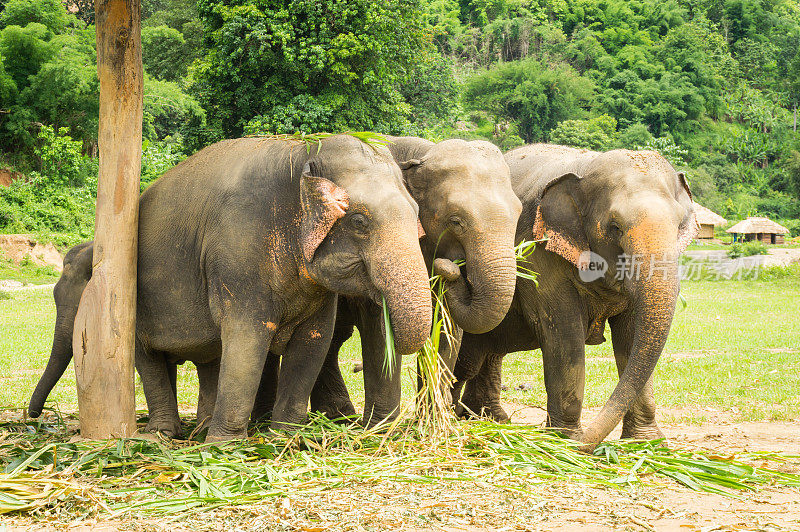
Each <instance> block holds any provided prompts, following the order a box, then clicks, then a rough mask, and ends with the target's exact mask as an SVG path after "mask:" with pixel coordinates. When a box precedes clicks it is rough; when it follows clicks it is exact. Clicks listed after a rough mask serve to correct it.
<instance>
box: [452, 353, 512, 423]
mask: <svg viewBox="0 0 800 532" xmlns="http://www.w3.org/2000/svg"><path fill="white" fill-rule="evenodd" d="M504 355H505V353H503V354H497V353H492V354H490V355H488V356H487V357H486V358H485V360H484V362H483V366H481V369H480V371H479V372H478V374H477V375H476V376H475V377H473V378H472V379H470V380H469V381H468V382H467V384H466V386H465V387H464V395H463V396H462V397H461V404H462V405H463V406H464V408H465V409H469V411H471V412H473V413H475V414H476V415H478V416H480V417H488V418H490V419H492V420H494V421H496V422H498V423H508V422H509V420H510V418H509V416H508V414H507V413H506V411H505V409H503V406H502V404H501V402H500V386H501V377H502V371H503V357H504Z"/></svg>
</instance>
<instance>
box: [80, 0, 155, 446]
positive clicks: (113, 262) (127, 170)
mask: <svg viewBox="0 0 800 532" xmlns="http://www.w3.org/2000/svg"><path fill="white" fill-rule="evenodd" d="M95 18H96V21H97V74H98V78H99V80H100V130H99V134H98V139H99V146H100V172H99V177H98V186H97V212H96V216H95V245H94V256H93V265H94V266H93V274H92V279H91V280H90V281H89V285H88V286H87V287H86V290H85V291H84V293H83V296H82V297H81V302H80V306H79V308H78V314H77V316H76V318H75V329H74V335H73V352H74V355H75V373H76V377H77V384H78V408H79V410H80V427H81V435H82V436H83V437H84V438H96V439H99V438H113V437H129V436H131V435H133V433H134V432H135V431H136V420H135V415H134V407H135V394H134V348H135V340H134V337H135V327H136V248H137V236H138V215H139V173H140V170H141V168H140V167H141V155H142V81H143V80H142V77H143V75H142V49H141V28H140V4H139V0H97V3H96V6H95Z"/></svg>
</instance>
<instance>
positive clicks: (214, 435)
mask: <svg viewBox="0 0 800 532" xmlns="http://www.w3.org/2000/svg"><path fill="white" fill-rule="evenodd" d="M246 439H247V429H242V430H240V431H235V432H223V431H220V430H214V429H209V431H208V435H207V436H206V443H216V442H225V441H231V440H246Z"/></svg>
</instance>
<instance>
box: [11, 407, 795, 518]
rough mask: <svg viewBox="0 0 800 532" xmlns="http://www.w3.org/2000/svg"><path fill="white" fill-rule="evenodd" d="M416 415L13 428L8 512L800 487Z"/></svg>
mask: <svg viewBox="0 0 800 532" xmlns="http://www.w3.org/2000/svg"><path fill="white" fill-rule="evenodd" d="M418 427H419V425H418V424H417V423H416V422H413V423H412V422H404V423H401V424H398V425H396V426H395V427H394V429H393V430H391V431H388V432H387V431H386V430H382V429H380V428H377V429H372V430H364V429H362V428H361V427H359V426H356V425H354V424H342V423H334V422H331V421H329V420H327V419H325V418H322V417H316V418H314V419H313V420H312V421H311V422H310V423H309V424H308V425H306V426H304V427H302V428H300V430H299V431H298V432H297V433H295V434H293V435H291V436H288V437H287V436H282V435H276V434H266V433H256V434H255V435H254V436H253V437H251V438H249V439H248V440H245V441H240V442H236V443H230V444H227V445H218V444H198V443H196V442H178V441H173V442H165V441H164V442H162V441H149V440H119V441H109V442H88V441H77V442H67V441H65V439H66V436H67V433H66V431H65V427H64V425H46V424H40V423H36V424H30V423H28V424H26V423H6V424H4V426H3V427H2V433H3V439H2V441H0V463H2V467H3V470H4V472H3V473H2V474H1V475H0V513H3V512H33V514H34V516H35V515H36V514H37V512H38V513H39V514H42V515H45V514H49V515H58V517H59V519H68V518H69V517H70V516H72V517H77V516H85V515H87V514H89V515H104V516H111V517H116V516H120V515H123V516H131V517H135V516H137V515H170V514H183V513H185V512H202V511H209V510H213V509H216V508H219V507H223V506H225V507H228V506H239V505H249V504H254V503H257V502H260V501H261V500H262V499H265V498H269V497H283V496H287V495H289V494H293V495H294V496H296V495H298V494H303V493H306V494H308V495H313V494H319V493H321V492H324V491H326V490H328V489H334V488H342V487H349V486H352V487H353V488H354V489H364V488H367V489H368V488H369V487H370V486H374V485H376V484H378V483H381V482H384V481H392V482H399V483H409V484H417V485H420V484H422V485H429V484H438V483H444V484H452V483H465V482H466V483H475V482H484V483H490V484H492V485H498V484H499V485H507V486H509V487H510V489H513V490H515V491H522V492H524V491H525V490H526V487H528V488H532V487H533V486H535V485H537V484H541V483H548V482H558V481H568V482H578V483H585V484H590V485H594V486H602V487H606V488H609V489H620V490H624V489H627V488H630V487H635V486H641V485H662V484H664V482H667V483H669V481H674V482H677V483H679V484H682V485H684V486H687V487H689V488H691V489H694V490H699V491H706V492H711V493H717V494H725V495H728V496H733V497H736V496H738V492H739V491H740V490H754V489H758V488H760V487H764V486H769V485H775V486H795V487H797V486H800V475H796V474H790V473H783V472H780V471H778V470H775V469H770V468H767V467H762V466H758V465H753V464H755V463H761V464H763V463H764V462H765V461H767V460H769V461H772V462H773V463H774V462H786V461H788V462H791V464H793V465H795V466H796V465H800V457H783V456H778V455H775V454H765V453H759V454H755V453H753V454H744V455H739V456H729V457H723V456H715V455H713V454H710V453H709V452H708V451H703V452H699V451H693V450H690V449H669V448H667V447H666V446H664V445H663V444H662V442H625V443H620V442H607V443H604V444H603V445H601V446H600V447H598V449H597V451H596V452H595V454H594V455H586V454H582V453H579V452H578V451H577V450H576V444H575V443H574V442H571V441H570V440H567V439H563V438H561V437H559V436H558V435H556V434H554V433H552V432H548V431H543V430H541V429H538V428H535V427H531V426H525V425H497V424H494V423H489V422H481V421H473V422H465V423H459V424H458V425H457V430H455V431H453V432H451V433H450V435H449V436H448V437H447V438H446V439H442V440H440V441H439V442H438V444H437V445H431V444H430V440H429V438H428V436H427V434H424V433H422V432H420V431H419V430H418Z"/></svg>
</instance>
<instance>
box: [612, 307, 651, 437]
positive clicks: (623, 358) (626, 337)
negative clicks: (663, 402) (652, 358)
mask: <svg viewBox="0 0 800 532" xmlns="http://www.w3.org/2000/svg"><path fill="white" fill-rule="evenodd" d="M609 324H610V325H611V342H612V344H613V345H614V360H615V361H616V363H617V372H618V373H619V375H622V372H623V371H625V366H627V364H628V357H629V356H630V353H631V349H632V348H633V335H634V330H635V321H634V316H633V313H632V312H631V311H627V312H624V313H622V314H620V315H618V316H614V317H613V318H611V319H610V320H609ZM654 378H655V377H654V375H651V376H650V379H648V381H647V383H646V384H645V386H644V388H643V389H642V392H641V393H640V394H639V396H638V397H637V398H636V401H635V402H634V403H633V405H632V406H631V407H630V409H629V410H628V412H627V413H626V414H625V417H624V418H623V419H622V437H623V438H632V439H636V440H657V439H660V438H663V437H664V433H662V432H661V429H659V428H658V425H657V424H656V399H655V391H654V389H653V379H654Z"/></svg>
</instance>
